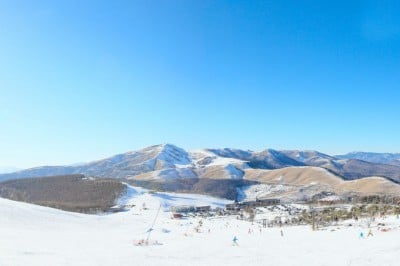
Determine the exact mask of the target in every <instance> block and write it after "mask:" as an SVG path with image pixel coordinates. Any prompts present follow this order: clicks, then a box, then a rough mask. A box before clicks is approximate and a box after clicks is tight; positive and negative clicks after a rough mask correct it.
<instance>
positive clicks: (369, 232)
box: [367, 229, 374, 237]
mask: <svg viewBox="0 0 400 266" xmlns="http://www.w3.org/2000/svg"><path fill="white" fill-rule="evenodd" d="M367 236H368V237H369V236H374V234H373V233H372V230H371V229H369V231H368V235H367Z"/></svg>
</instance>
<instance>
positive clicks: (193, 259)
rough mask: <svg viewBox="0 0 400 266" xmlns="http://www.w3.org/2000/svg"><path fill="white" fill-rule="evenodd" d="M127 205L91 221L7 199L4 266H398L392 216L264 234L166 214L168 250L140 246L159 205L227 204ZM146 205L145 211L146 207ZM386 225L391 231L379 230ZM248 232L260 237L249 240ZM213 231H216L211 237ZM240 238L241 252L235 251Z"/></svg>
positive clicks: (161, 236)
mask: <svg viewBox="0 0 400 266" xmlns="http://www.w3.org/2000/svg"><path fill="white" fill-rule="evenodd" d="M120 203H129V204H134V205H135V207H133V208H132V209H130V210H129V211H126V212H121V213H115V214H109V215H84V214H76V213H70V212H64V211H60V210H56V209H51V208H46V207H40V206H35V205H31V204H26V203H20V202H14V201H10V200H6V199H0V265H1V266H19V265H308V266H317V265H318V266H322V265H326V266H330V265H332V266H333V265H335V266H336V265H385V266H390V265H398V257H399V256H398V251H399V249H400V242H399V241H398V239H399V237H400V230H399V225H400V220H399V219H397V218H396V217H388V218H387V219H385V220H382V219H378V220H377V221H376V222H375V224H373V229H372V230H373V233H374V236H373V237H365V238H363V239H361V238H359V234H360V232H361V231H363V232H364V235H367V232H368V231H367V230H368V229H367V228H366V227H365V226H366V225H365V224H366V223H365V221H360V222H359V225H356V226H354V221H351V223H353V226H346V224H348V223H349V222H346V223H342V224H341V225H338V226H335V227H329V228H327V229H326V230H320V231H312V230H311V228H310V226H292V227H283V228H282V230H283V234H284V236H283V237H282V236H281V234H280V232H281V231H280V230H281V228H261V232H260V228H259V226H258V225H257V224H254V225H252V224H251V223H249V222H245V221H240V220H236V218H235V217H224V218H215V217H214V218H208V219H202V222H203V226H202V227H201V230H200V232H199V233H197V232H195V231H194V228H195V227H196V226H197V225H198V224H199V221H200V218H197V217H189V218H187V219H182V220H175V219H171V213H170V212H168V211H166V210H167V208H164V210H163V211H161V213H160V215H159V218H158V219H157V220H156V222H155V225H154V231H152V233H151V239H152V240H157V241H158V242H159V243H161V245H154V246H135V245H133V243H134V241H136V240H138V239H142V238H145V237H147V233H146V232H147V231H148V229H149V227H150V226H151V224H152V222H153V221H154V218H155V216H156V213H157V211H158V209H159V206H160V204H162V205H163V206H164V207H168V206H171V205H172V204H176V205H187V204H193V203H196V204H199V205H203V204H206V205H208V204H213V203H215V204H216V205H219V204H224V201H223V200H220V199H216V198H211V197H207V196H199V195H194V194H177V193H150V192H148V191H147V190H144V189H140V188H135V187H130V189H128V194H127V195H126V196H125V197H124V198H123V199H121V200H120ZM143 203H145V205H146V208H143ZM378 222H384V223H385V224H386V225H387V226H386V227H387V228H390V229H391V230H390V231H389V232H382V231H378V229H377V227H376V224H377V223H378ZM249 229H253V233H251V234H249V233H248V231H249ZM208 230H210V232H209V231H208ZM234 236H236V237H237V238H238V239H239V240H238V243H239V246H232V239H233V237H234Z"/></svg>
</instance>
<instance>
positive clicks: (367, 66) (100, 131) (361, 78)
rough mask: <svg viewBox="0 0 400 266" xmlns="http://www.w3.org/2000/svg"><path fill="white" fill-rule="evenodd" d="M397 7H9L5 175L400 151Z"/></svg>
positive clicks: (2, 98)
mask: <svg viewBox="0 0 400 266" xmlns="http://www.w3.org/2000/svg"><path fill="white" fill-rule="evenodd" d="M399 14H400V2H398V1H397V3H396V2H395V1H393V2H392V1H222V0H221V1H207V0H201V1H200V0H199V1H183V0H182V1H70V0H69V1H11V0H10V1H8V0H5V1H4V0H3V1H1V0H0V62H1V63H0V125H1V128H0V166H18V167H31V166H36V165H52V164H68V163H74V162H82V161H88V160H93V159H100V158H103V157H106V156H110V155H113V154H115V153H119V152H125V151H128V150H134V149H139V148H142V147H145V146H148V145H153V144H158V143H174V144H176V145H178V146H181V147H183V148H188V149H192V148H203V147H236V148H245V149H253V150H262V149H265V148H275V149H315V150H319V151H322V152H326V153H330V154H336V153H343V152H348V151H353V150H364V151H377V152H400V141H399V137H398V136H399V131H400V123H398V118H399V116H400V108H399V99H400V16H399Z"/></svg>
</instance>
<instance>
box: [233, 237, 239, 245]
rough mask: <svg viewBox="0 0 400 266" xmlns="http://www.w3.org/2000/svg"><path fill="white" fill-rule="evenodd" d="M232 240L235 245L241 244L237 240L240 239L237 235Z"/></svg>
mask: <svg viewBox="0 0 400 266" xmlns="http://www.w3.org/2000/svg"><path fill="white" fill-rule="evenodd" d="M232 241H233V243H232V245H233V246H239V244H238V242H237V241H238V238H237V237H236V236H234V237H233V240H232Z"/></svg>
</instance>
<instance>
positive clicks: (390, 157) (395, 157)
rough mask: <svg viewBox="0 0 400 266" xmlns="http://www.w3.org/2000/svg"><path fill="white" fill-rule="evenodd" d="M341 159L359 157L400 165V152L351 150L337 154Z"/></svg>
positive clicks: (360, 158)
mask: <svg viewBox="0 0 400 266" xmlns="http://www.w3.org/2000/svg"><path fill="white" fill-rule="evenodd" d="M335 157H337V158H340V159H357V160H362V161H366V162H370V163H380V164H391V165H400V153H376V152H350V153H347V154H343V155H336V156H335Z"/></svg>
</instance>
